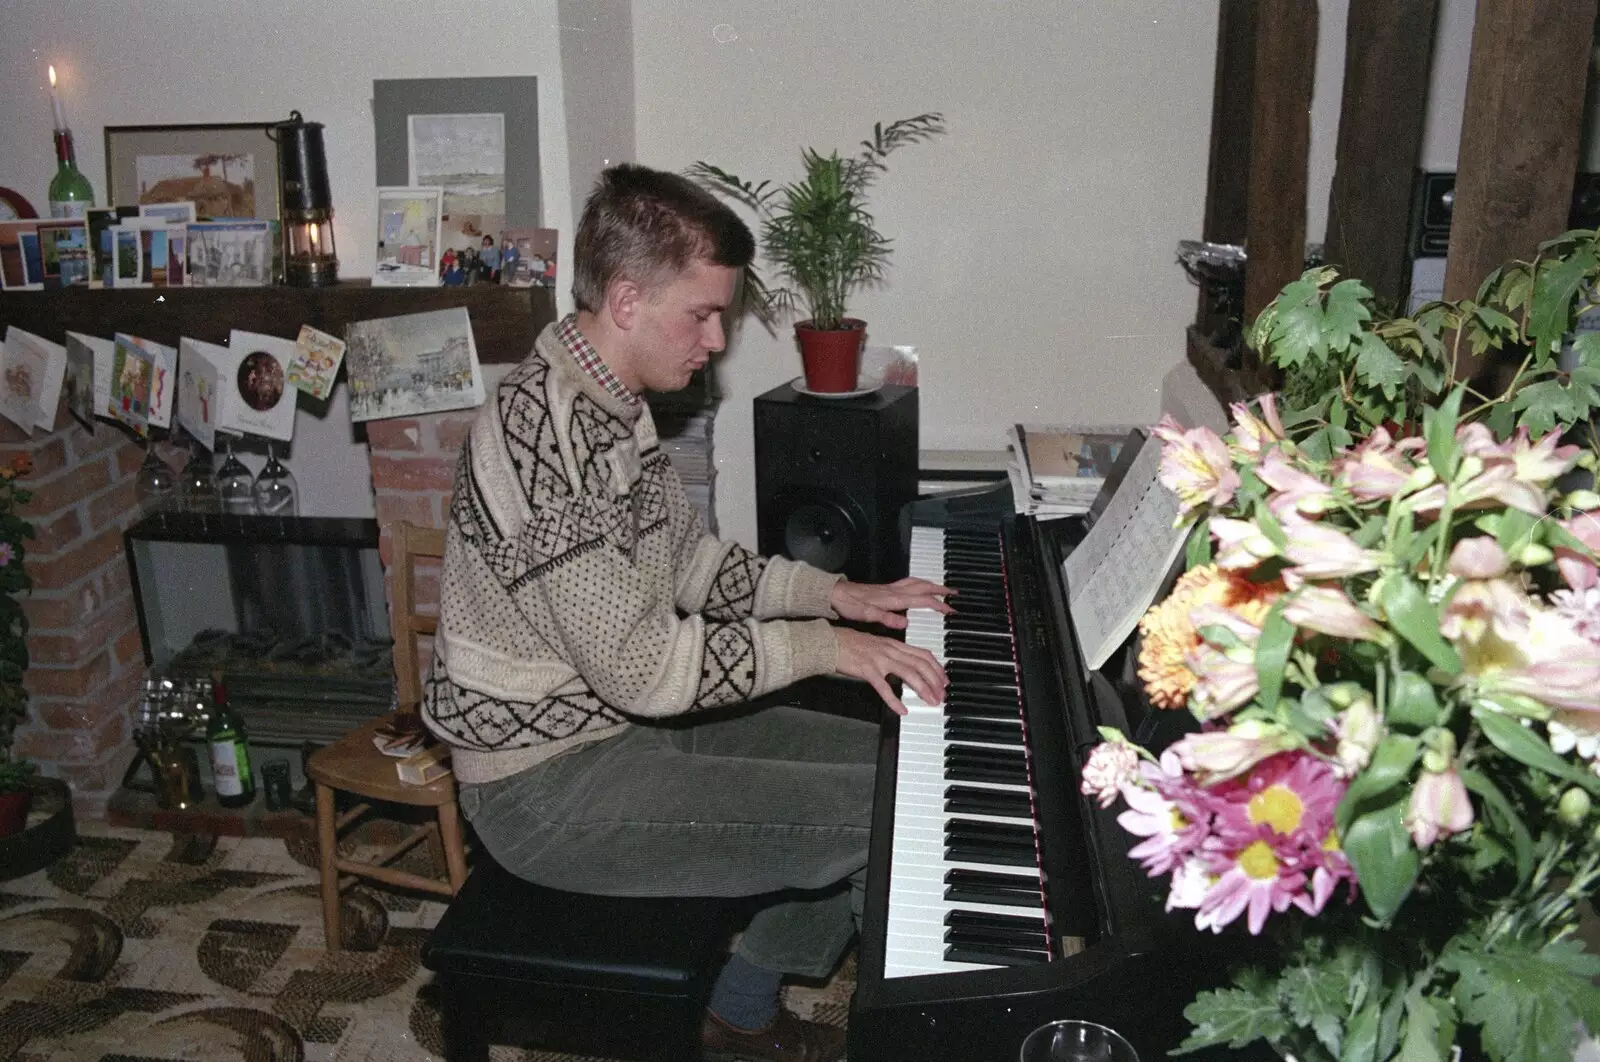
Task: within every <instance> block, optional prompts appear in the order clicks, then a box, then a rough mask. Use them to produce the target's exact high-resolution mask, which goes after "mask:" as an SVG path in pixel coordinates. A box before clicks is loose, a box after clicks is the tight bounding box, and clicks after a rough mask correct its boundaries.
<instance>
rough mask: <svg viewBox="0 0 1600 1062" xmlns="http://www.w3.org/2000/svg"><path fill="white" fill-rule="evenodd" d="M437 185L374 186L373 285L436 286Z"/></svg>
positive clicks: (437, 258)
mask: <svg viewBox="0 0 1600 1062" xmlns="http://www.w3.org/2000/svg"><path fill="white" fill-rule="evenodd" d="M442 195H443V193H442V192H441V191H440V189H438V188H379V189H378V255H377V261H378V265H377V268H376V270H375V271H374V273H373V277H372V283H373V284H374V285H380V286H382V285H390V286H420V287H436V286H437V285H438V284H439V282H440V277H439V274H438V272H437V264H438V263H439V262H440V258H439V254H438V250H439V246H440V244H439V215H440V210H439V203H440V200H441V198H442Z"/></svg>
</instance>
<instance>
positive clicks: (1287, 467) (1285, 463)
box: [1256, 450, 1334, 519]
mask: <svg viewBox="0 0 1600 1062" xmlns="http://www.w3.org/2000/svg"><path fill="white" fill-rule="evenodd" d="M1256 475H1258V476H1260V477H1261V481H1262V482H1263V483H1265V484H1266V485H1267V486H1269V487H1271V488H1272V489H1273V490H1275V491H1277V492H1278V493H1276V494H1274V495H1273V496H1272V498H1271V500H1269V501H1268V502H1267V506H1268V508H1270V509H1271V510H1272V512H1273V515H1275V516H1277V517H1278V518H1279V519H1284V518H1285V517H1287V516H1289V515H1291V514H1293V513H1302V514H1305V515H1308V516H1315V515H1316V514H1317V513H1321V512H1326V511H1327V510H1328V509H1330V508H1332V507H1333V504H1334V503H1333V488H1332V487H1330V486H1328V485H1327V484H1326V483H1324V482H1322V480H1320V479H1318V478H1317V477H1316V476H1313V475H1311V474H1310V473H1309V472H1303V471H1301V470H1300V469H1298V468H1296V467H1294V466H1293V465H1292V464H1290V463H1289V459H1288V458H1287V457H1285V456H1284V455H1283V451H1282V450H1273V451H1272V452H1271V453H1269V454H1267V456H1266V459H1265V460H1263V461H1262V462H1261V466H1260V467H1259V468H1257V469H1256Z"/></svg>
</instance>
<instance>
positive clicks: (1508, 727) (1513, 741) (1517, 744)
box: [1472, 708, 1600, 1029]
mask: <svg viewBox="0 0 1600 1062" xmlns="http://www.w3.org/2000/svg"><path fill="white" fill-rule="evenodd" d="M1472 718H1474V719H1476V720H1477V721H1478V727H1479V729H1481V730H1482V731H1483V736H1484V737H1486V738H1488V739H1489V742H1490V744H1492V745H1493V746H1494V747H1495V748H1497V749H1499V750H1500V751H1501V752H1503V753H1505V754H1506V755H1507V756H1510V757H1511V758H1512V759H1514V760H1516V761H1517V762H1518V763H1521V764H1524V765H1526V766H1528V767H1533V768H1535V769H1536V770H1540V771H1543V772H1545V773H1546V774H1553V775H1555V776H1556V777H1557V778H1565V779H1566V780H1567V781H1569V782H1572V783H1574V784H1576V785H1581V786H1583V787H1584V788H1585V789H1587V790H1589V792H1591V793H1596V794H1600V778H1596V777H1595V776H1594V774H1593V773H1591V772H1589V771H1584V770H1580V769H1578V768H1577V767H1574V766H1573V765H1572V764H1570V763H1568V762H1567V761H1566V760H1564V759H1562V758H1561V757H1560V756H1557V755H1556V754H1555V753H1554V752H1552V751H1551V750H1550V746H1549V745H1548V744H1547V743H1546V742H1545V740H1544V739H1543V738H1541V737H1539V736H1537V735H1536V734H1534V732H1533V731H1532V730H1529V729H1528V728H1527V727H1525V726H1523V725H1522V724H1521V723H1519V722H1517V721H1516V720H1515V719H1512V718H1511V717H1510V716H1507V715H1501V714H1500V713H1499V712H1495V711H1491V710H1489V709H1487V708H1473V709H1472ZM1596 1028H1597V1029H1600V1026H1596Z"/></svg>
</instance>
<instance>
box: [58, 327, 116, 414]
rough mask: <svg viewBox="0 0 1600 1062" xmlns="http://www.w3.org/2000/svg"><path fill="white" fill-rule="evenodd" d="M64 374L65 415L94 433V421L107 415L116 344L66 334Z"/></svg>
mask: <svg viewBox="0 0 1600 1062" xmlns="http://www.w3.org/2000/svg"><path fill="white" fill-rule="evenodd" d="M66 346H67V375H66V379H65V381H64V382H63V383H62V390H64V391H65V392H66V396H67V412H69V413H71V414H72V417H73V419H74V420H76V421H77V422H78V423H79V424H82V425H83V426H84V428H86V429H87V430H88V432H89V434H91V435H93V434H94V418H95V417H96V416H100V415H104V414H105V413H106V406H107V405H108V403H109V402H110V390H109V388H110V383H111V366H112V363H113V362H114V360H115V358H116V349H117V348H116V344H115V343H113V342H111V340H109V339H100V338H98V337H96V336H86V335H84V334H83V333H81V332H68V333H67V344H66Z"/></svg>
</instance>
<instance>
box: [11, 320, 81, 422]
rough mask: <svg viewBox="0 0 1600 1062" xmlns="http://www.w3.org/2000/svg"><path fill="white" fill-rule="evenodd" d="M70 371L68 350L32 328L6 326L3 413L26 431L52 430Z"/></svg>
mask: <svg viewBox="0 0 1600 1062" xmlns="http://www.w3.org/2000/svg"><path fill="white" fill-rule="evenodd" d="M66 374H67V350H66V348H65V347H63V346H62V345H61V344H60V343H52V342H50V341H49V340H48V339H42V338H40V337H39V336H36V335H34V334H33V333H32V332H24V331H23V330H22V329H20V328H18V327H16V326H15V325H11V326H9V327H7V328H6V340H5V349H4V351H0V416H4V417H5V418H6V419H7V420H9V421H11V422H12V423H13V424H15V425H17V426H18V427H19V428H21V429H22V430H23V431H30V432H31V431H32V430H33V429H34V428H36V427H37V428H43V429H44V430H45V431H52V430H54V429H55V425H56V410H57V408H58V406H59V404H60V402H61V381H62V380H63V378H65V376H66Z"/></svg>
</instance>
